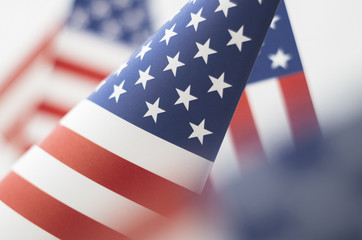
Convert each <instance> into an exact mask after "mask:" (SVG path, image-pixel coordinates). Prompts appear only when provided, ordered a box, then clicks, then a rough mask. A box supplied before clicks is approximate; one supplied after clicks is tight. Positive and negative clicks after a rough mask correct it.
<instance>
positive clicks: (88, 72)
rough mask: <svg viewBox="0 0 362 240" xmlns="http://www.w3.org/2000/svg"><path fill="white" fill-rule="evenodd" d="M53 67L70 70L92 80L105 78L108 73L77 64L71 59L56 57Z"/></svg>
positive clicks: (96, 80) (97, 80)
mask: <svg viewBox="0 0 362 240" xmlns="http://www.w3.org/2000/svg"><path fill="white" fill-rule="evenodd" d="M54 67H55V69H60V70H65V71H70V72H72V73H76V74H80V75H82V76H85V77H87V78H89V79H90V80H92V81H94V82H97V83H98V82H100V81H101V80H103V79H104V78H106V77H107V76H108V75H109V73H104V72H99V71H95V70H94V69H92V68H90V67H86V66H81V65H79V64H76V63H73V62H71V61H67V60H66V59H62V58H59V57H58V58H56V59H54Z"/></svg>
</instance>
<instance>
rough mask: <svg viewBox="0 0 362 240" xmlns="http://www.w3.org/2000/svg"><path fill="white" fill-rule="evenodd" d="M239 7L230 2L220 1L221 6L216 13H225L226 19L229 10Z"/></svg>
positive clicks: (228, 0) (226, 0)
mask: <svg viewBox="0 0 362 240" xmlns="http://www.w3.org/2000/svg"><path fill="white" fill-rule="evenodd" d="M236 6H237V5H236V4H235V3H233V2H230V0H219V6H218V7H217V8H216V10H215V12H219V11H223V13H224V15H225V17H227V16H228V11H229V8H233V7H236Z"/></svg>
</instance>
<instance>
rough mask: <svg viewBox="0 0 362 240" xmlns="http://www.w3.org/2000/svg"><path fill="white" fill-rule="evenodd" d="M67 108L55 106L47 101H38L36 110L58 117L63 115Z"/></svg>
mask: <svg viewBox="0 0 362 240" xmlns="http://www.w3.org/2000/svg"><path fill="white" fill-rule="evenodd" d="M69 110H70V109H65V108H62V107H60V106H55V105H54V104H52V103H48V102H46V101H43V102H42V103H40V104H39V105H38V108H37V111H42V112H46V113H48V114H52V115H55V116H58V117H59V118H61V117H63V116H64V115H65V114H66V113H67V112H68V111H69ZM34 114H35V113H34Z"/></svg>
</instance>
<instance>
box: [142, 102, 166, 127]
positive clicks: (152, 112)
mask: <svg viewBox="0 0 362 240" xmlns="http://www.w3.org/2000/svg"><path fill="white" fill-rule="evenodd" d="M159 103H160V98H158V99H157V100H156V102H154V103H153V104H151V103H149V102H146V105H147V108H148V111H147V112H146V114H145V115H144V116H143V117H149V116H152V118H153V121H155V123H156V122H157V115H158V114H160V113H164V112H166V111H165V110H163V109H161V108H159V107H158V105H159Z"/></svg>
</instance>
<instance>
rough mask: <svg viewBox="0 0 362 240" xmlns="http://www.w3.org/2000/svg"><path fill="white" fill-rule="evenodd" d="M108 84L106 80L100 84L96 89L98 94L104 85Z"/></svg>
mask: <svg viewBox="0 0 362 240" xmlns="http://www.w3.org/2000/svg"><path fill="white" fill-rule="evenodd" d="M105 83H106V80H105V79H104V80H103V81H102V82H100V83H99V84H98V85H97V87H96V89H95V90H96V92H98V90H99V89H101V87H103V85H104V84H105Z"/></svg>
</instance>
